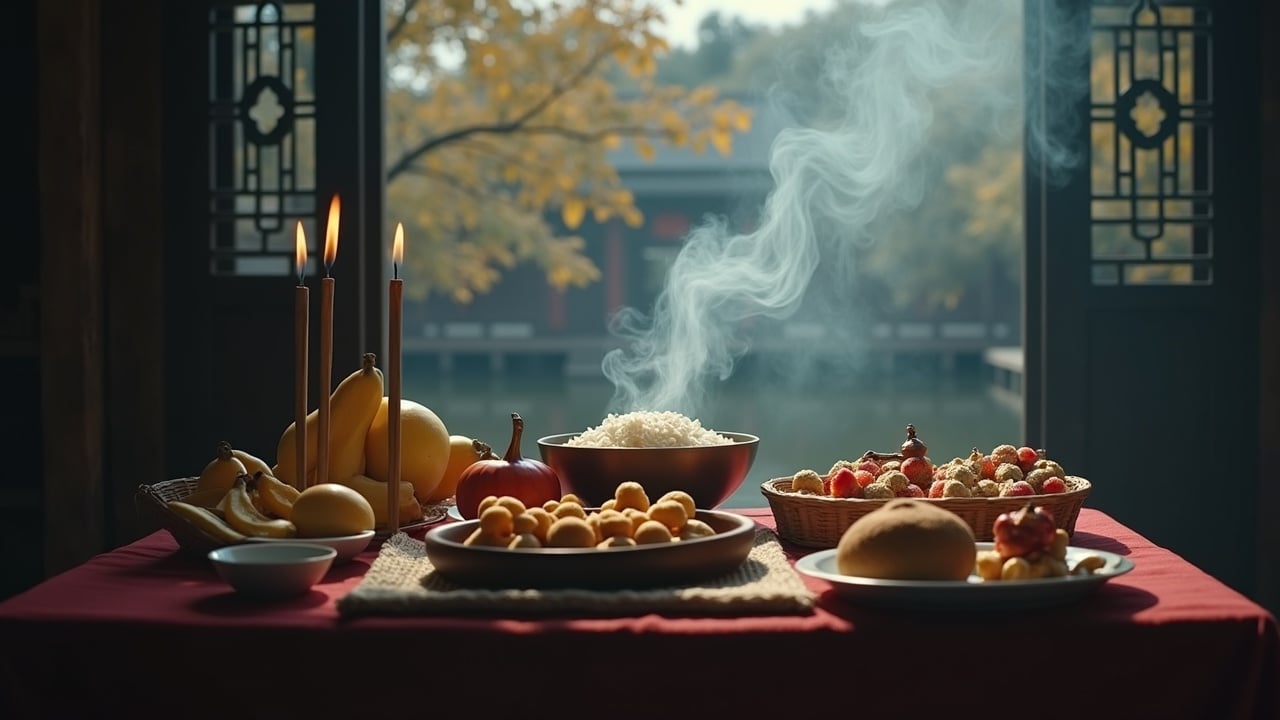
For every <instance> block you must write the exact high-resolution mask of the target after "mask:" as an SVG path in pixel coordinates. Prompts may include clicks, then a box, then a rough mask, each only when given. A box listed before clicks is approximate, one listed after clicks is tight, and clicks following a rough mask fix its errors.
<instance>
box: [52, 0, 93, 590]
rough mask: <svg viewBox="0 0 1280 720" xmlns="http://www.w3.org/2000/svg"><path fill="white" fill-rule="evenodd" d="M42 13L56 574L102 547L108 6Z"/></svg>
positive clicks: (85, 1)
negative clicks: (102, 80) (102, 78)
mask: <svg viewBox="0 0 1280 720" xmlns="http://www.w3.org/2000/svg"><path fill="white" fill-rule="evenodd" d="M38 12H39V15H38V16H37V35H38V49H37V57H38V66H39V68H40V72H39V76H40V78H41V82H40V88H39V94H38V105H39V117H40V134H39V138H38V143H39V157H40V171H39V187H40V227H41V238H42V243H41V249H42V250H41V258H40V261H41V272H40V298H41V303H40V355H41V361H42V373H41V409H42V416H43V417H42V425H43V428H42V429H43V433H42V434H43V438H44V508H45V543H44V545H45V552H44V556H45V572H46V574H52V573H55V572H58V571H61V570H65V569H67V568H69V567H72V566H74V565H76V564H78V563H80V562H83V561H84V560H86V559H87V558H89V557H90V556H92V555H93V554H94V553H97V552H99V551H101V550H102V549H103V545H104V527H105V525H104V498H105V493H104V486H103V443H102V438H103V416H104V406H103V355H104V349H103V332H102V328H103V322H102V318H103V299H102V288H103V283H102V267H103V242H102V197H101V186H100V177H101V172H102V154H101V146H100V137H101V135H100V133H101V113H100V103H99V99H100V95H101V88H100V87H99V72H98V71H99V62H100V60H101V55H100V45H99V40H100V37H101V32H100V31H101V24H100V23H101V20H100V16H101V8H100V4H99V3H98V2H97V0H67V1H66V2H56V3H40V5H39V10H38ZM55 78H56V80H55Z"/></svg>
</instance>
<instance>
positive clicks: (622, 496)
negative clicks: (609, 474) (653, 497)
mask: <svg viewBox="0 0 1280 720" xmlns="http://www.w3.org/2000/svg"><path fill="white" fill-rule="evenodd" d="M613 498H614V500H615V501H616V502H615V503H614V506H613V507H614V509H615V510H625V509H627V508H635V509H636V510H639V511H641V512H647V511H648V510H649V496H648V495H647V494H646V493H645V491H644V486H643V485H641V484H640V483H638V482H635V481H631V480H628V481H627V482H624V483H622V484H621V485H619V486H618V489H617V490H615V491H614V493H613Z"/></svg>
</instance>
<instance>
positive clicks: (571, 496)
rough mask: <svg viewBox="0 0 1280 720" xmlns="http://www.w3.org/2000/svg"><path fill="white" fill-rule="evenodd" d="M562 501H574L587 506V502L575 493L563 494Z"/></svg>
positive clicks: (576, 503)
mask: <svg viewBox="0 0 1280 720" xmlns="http://www.w3.org/2000/svg"><path fill="white" fill-rule="evenodd" d="M560 502H562V503H573V504H575V505H581V506H583V507H586V506H587V504H586V503H584V502H582V498H580V497H578V496H577V495H574V494H573V493H565V494H564V495H563V496H561V498H560Z"/></svg>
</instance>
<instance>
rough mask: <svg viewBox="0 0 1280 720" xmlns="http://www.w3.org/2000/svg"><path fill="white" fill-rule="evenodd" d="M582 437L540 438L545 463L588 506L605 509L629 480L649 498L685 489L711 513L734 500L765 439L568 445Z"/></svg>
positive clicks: (738, 435)
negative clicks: (686, 444)
mask: <svg viewBox="0 0 1280 720" xmlns="http://www.w3.org/2000/svg"><path fill="white" fill-rule="evenodd" d="M579 434H580V433H564V434H562V435H548V436H547V437H544V438H539V439H538V450H539V451H540V452H541V453H542V461H543V462H544V463H546V464H547V465H550V466H551V467H552V469H554V470H555V471H556V473H557V474H558V475H559V476H560V489H561V491H563V492H566V493H573V494H574V495H577V496H578V497H579V498H581V499H582V501H583V502H585V503H586V504H588V505H601V504H603V503H604V501H606V500H608V499H610V498H612V497H613V494H614V491H615V490H617V489H618V485H621V484H622V483H624V482H627V481H629V480H630V481H635V482H638V483H640V484H641V485H643V486H644V490H645V493H646V494H647V495H648V496H649V499H650V500H657V499H658V498H660V497H662V496H663V495H665V494H666V493H668V492H670V491H672V490H683V491H685V492H687V493H689V495H690V496H691V497H693V502H694V504H695V505H697V507H698V508H699V509H704V508H705V509H712V508H715V507H718V506H719V505H720V503H723V502H724V501H725V500H728V499H729V496H730V495H732V494H733V493H734V492H735V491H736V490H737V489H738V488H739V487H741V486H742V481H743V480H745V479H746V478H747V471H748V470H750V469H751V464H752V463H753V462H755V459H756V451H757V450H758V449H759V447H760V438H758V437H756V436H755V435H748V434H746V433H732V432H722V433H720V434H721V435H723V436H725V437H727V438H729V439H731V440H733V442H732V443H729V444H727V445H699V446H693V447H666V448H627V447H575V446H570V445H565V443H566V442H568V441H569V439H570V438H573V437H577V436H578V435H579Z"/></svg>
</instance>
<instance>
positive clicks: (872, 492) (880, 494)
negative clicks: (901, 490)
mask: <svg viewBox="0 0 1280 720" xmlns="http://www.w3.org/2000/svg"><path fill="white" fill-rule="evenodd" d="M862 497H864V498H866V499H868V500H887V499H889V498H895V497H897V495H896V494H895V493H894V492H893V488H891V487H889V486H888V485H885V484H884V483H882V482H880V481H879V480H877V481H876V482H873V483H871V484H870V485H868V486H866V487H864V488H862Z"/></svg>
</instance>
